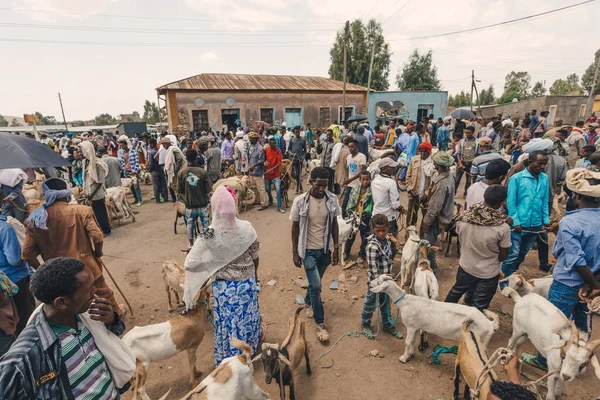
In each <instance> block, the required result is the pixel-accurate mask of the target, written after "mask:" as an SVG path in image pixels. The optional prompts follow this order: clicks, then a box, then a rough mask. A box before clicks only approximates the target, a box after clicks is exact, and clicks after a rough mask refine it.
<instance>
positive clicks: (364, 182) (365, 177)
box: [360, 175, 371, 187]
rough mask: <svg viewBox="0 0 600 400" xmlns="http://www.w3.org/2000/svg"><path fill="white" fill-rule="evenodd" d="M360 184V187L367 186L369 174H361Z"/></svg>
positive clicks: (369, 179) (369, 181) (369, 182)
mask: <svg viewBox="0 0 600 400" xmlns="http://www.w3.org/2000/svg"><path fill="white" fill-rule="evenodd" d="M360 184H361V185H362V187H367V186H369V185H370V184H371V175H361V176H360Z"/></svg>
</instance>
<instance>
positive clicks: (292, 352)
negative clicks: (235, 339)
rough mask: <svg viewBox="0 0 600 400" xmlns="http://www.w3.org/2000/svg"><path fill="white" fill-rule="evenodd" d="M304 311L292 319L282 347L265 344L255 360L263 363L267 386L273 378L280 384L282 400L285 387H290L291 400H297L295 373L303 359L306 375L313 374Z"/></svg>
mask: <svg viewBox="0 0 600 400" xmlns="http://www.w3.org/2000/svg"><path fill="white" fill-rule="evenodd" d="M303 309H304V307H299V308H298V309H297V310H296V314H295V315H294V316H293V317H292V318H290V322H289V329H288V334H287V337H286V338H285V340H284V341H283V343H282V344H281V347H279V344H278V343H275V344H270V343H263V344H262V353H261V354H260V355H259V356H258V357H256V358H255V360H258V359H261V360H262V362H263V368H264V370H265V382H266V383H267V385H270V384H271V380H272V379H273V378H275V381H276V382H277V383H278V384H279V395H280V397H281V400H285V386H289V387H290V400H295V398H296V395H295V393H294V372H295V371H296V369H297V368H298V366H300V363H301V362H302V357H304V360H305V362H306V374H307V375H308V376H310V375H311V373H312V371H311V369H310V360H309V359H308V344H307V343H306V337H305V336H304V322H303V321H302V320H301V319H300V311H302V310H303ZM253 361H254V360H253Z"/></svg>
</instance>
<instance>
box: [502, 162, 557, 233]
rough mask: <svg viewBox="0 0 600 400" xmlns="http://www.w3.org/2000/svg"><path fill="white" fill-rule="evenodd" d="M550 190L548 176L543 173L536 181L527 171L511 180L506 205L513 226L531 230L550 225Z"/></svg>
mask: <svg viewBox="0 0 600 400" xmlns="http://www.w3.org/2000/svg"><path fill="white" fill-rule="evenodd" d="M548 190H549V189H548V175H546V174H545V173H543V172H541V173H540V174H539V175H538V179H535V178H534V177H533V175H531V173H530V172H529V170H527V169H525V170H523V171H521V172H519V173H517V174H515V175H513V176H512V177H511V178H510V179H509V181H508V197H507V199H506V205H507V207H508V215H509V216H510V217H511V218H512V219H513V226H522V227H524V228H531V227H539V226H542V225H549V224H550V214H549V210H548Z"/></svg>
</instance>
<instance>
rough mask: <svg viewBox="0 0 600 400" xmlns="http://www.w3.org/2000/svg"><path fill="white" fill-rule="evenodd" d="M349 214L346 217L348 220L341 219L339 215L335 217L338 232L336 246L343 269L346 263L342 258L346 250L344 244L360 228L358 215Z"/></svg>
mask: <svg viewBox="0 0 600 400" xmlns="http://www.w3.org/2000/svg"><path fill="white" fill-rule="evenodd" d="M349 214H350V216H349V217H348V219H344V218H342V216H341V215H338V217H337V222H338V232H339V233H338V244H339V245H340V252H341V257H342V267H344V265H346V262H345V261H344V256H343V253H344V251H345V248H346V242H347V241H348V239H349V238H350V236H352V235H356V234H357V233H358V230H359V228H360V214H358V213H353V212H351V213H349Z"/></svg>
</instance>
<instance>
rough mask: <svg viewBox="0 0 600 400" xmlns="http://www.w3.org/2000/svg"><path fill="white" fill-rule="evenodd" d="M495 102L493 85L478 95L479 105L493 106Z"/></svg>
mask: <svg viewBox="0 0 600 400" xmlns="http://www.w3.org/2000/svg"><path fill="white" fill-rule="evenodd" d="M494 101H496V96H495V95H494V85H490V87H489V88H487V89H483V90H482V91H481V93H479V103H478V104H479V105H481V106H485V105H488V104H494Z"/></svg>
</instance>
